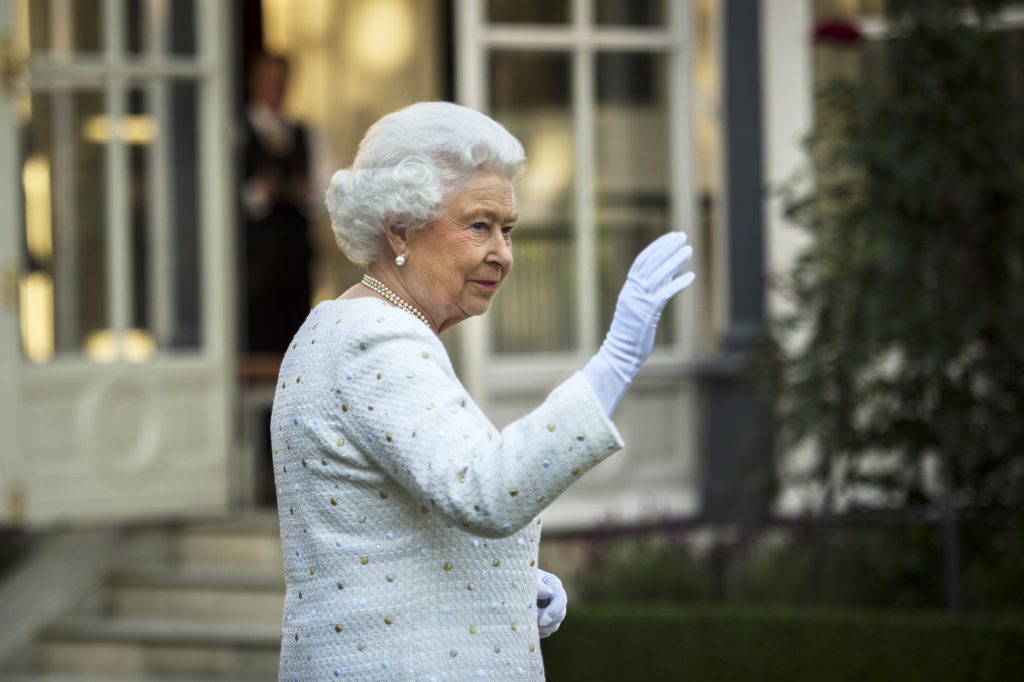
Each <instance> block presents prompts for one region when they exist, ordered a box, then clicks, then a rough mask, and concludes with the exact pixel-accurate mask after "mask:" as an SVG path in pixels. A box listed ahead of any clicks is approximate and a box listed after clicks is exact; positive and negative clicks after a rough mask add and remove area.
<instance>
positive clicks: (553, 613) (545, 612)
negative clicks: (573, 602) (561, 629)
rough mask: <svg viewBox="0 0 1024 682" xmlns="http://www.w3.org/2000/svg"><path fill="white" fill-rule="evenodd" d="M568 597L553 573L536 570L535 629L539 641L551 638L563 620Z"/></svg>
mask: <svg viewBox="0 0 1024 682" xmlns="http://www.w3.org/2000/svg"><path fill="white" fill-rule="evenodd" d="M568 605H569V597H568V596H567V595H566V594H565V588H564V587H562V581H561V580H559V579H558V576H556V575H555V574H554V573H548V572H547V571H542V570H540V569H539V568H538V569H537V629H538V630H539V631H540V636H541V639H543V638H545V637H549V636H551V634H552V633H554V632H555V631H557V630H558V626H559V625H561V624H562V621H563V620H565V609H566V607H567V606H568Z"/></svg>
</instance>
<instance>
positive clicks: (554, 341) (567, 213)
mask: <svg viewBox="0 0 1024 682" xmlns="http://www.w3.org/2000/svg"><path fill="white" fill-rule="evenodd" d="M570 65H571V61H570V58H569V55H568V54H564V53H555V52H512V51H500V52H495V53H493V54H492V55H491V62H490V69H491V98H492V99H491V103H490V105H491V107H490V108H491V115H492V116H494V118H495V119H497V120H498V121H500V122H502V123H503V124H505V126H507V127H508V129H509V130H510V131H511V132H512V134H513V135H515V136H516V137H518V138H519V139H520V141H522V143H523V145H524V146H525V147H526V155H527V157H528V158H529V163H528V164H527V167H526V171H525V172H524V174H523V175H522V177H520V179H519V181H518V183H517V186H516V189H517V191H516V204H517V208H518V210H519V215H520V219H519V225H518V227H517V228H516V230H515V232H514V233H513V237H512V243H513V251H514V253H515V267H514V268H513V270H512V276H511V277H510V278H509V279H508V281H507V282H506V284H505V285H504V287H503V290H502V293H501V294H500V295H499V297H498V299H497V300H496V301H495V305H494V307H493V308H492V310H491V313H490V315H489V317H490V319H491V324H493V325H494V326H493V329H494V348H495V351H496V352H498V353H506V354H507V353H532V352H545V351H562V350H570V349H573V348H575V347H576V343H577V334H576V307H577V294H576V268H575V261H574V259H573V238H574V237H573V230H572V224H573V216H572V192H573V183H572V178H573V172H574V169H573V167H572V159H573V134H572V111H571V102H570V99H569V98H570V93H571V92H572V79H571V75H570V74H571V69H570Z"/></svg>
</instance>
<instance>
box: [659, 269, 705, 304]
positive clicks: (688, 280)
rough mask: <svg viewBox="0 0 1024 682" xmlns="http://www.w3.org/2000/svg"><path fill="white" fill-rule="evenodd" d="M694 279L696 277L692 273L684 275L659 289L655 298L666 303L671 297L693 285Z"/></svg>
mask: <svg viewBox="0 0 1024 682" xmlns="http://www.w3.org/2000/svg"><path fill="white" fill-rule="evenodd" d="M695 279H697V275H695V274H693V273H692V272H687V273H684V274H683V275H681V276H679V277H676V278H675V279H674V280H672V281H671V282H669V283H668V284H666V285H665V286H663V287H662V288H661V289H659V290H658V292H657V293H656V294H655V297H656V298H657V299H658V300H659V301H665V302H668V301H669V299H671V298H672V297H673V296H675V295H676V294H678V293H679V292H680V291H682V290H683V289H685V288H686V287H688V286H690V285H691V284H693V280H695Z"/></svg>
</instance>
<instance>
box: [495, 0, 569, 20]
mask: <svg viewBox="0 0 1024 682" xmlns="http://www.w3.org/2000/svg"><path fill="white" fill-rule="evenodd" d="M487 9H488V15H487V17H488V20H489V21H490V22H491V23H495V24H567V23H569V0H490V1H489V2H488V3H487Z"/></svg>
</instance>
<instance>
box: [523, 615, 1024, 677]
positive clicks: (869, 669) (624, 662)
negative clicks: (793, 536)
mask: <svg viewBox="0 0 1024 682" xmlns="http://www.w3.org/2000/svg"><path fill="white" fill-rule="evenodd" d="M543 642H544V643H543V651H544V661H545V665H546V668H547V670H546V672H547V674H548V676H549V677H550V679H551V680H552V682H572V681H575V680H579V681H586V682H597V681H600V680H615V681H616V682H632V681H634V680H699V681H700V682H715V681H716V680H723V681H729V682H747V681H760V680H764V681H765V682H774V681H776V680H778V681H779V682H864V681H865V680H869V681H872V682H885V681H887V680H892V681H893V682H897V681H898V682H913V681H915V680H921V681H922V682H924V681H927V682H939V681H941V682H947V681H948V682H957V681H960V680H963V681H968V680H969V681H970V682H988V681H989V680H991V681H992V682H996V681H999V682H1003V681H1004V680H1016V679H1024V677H1022V675H1024V618H1020V617H1015V618H1009V617H999V618H995V617H988V618H984V617H979V616H970V617H967V618H964V619H961V620H956V619H954V618H952V617H950V616H947V615H945V614H935V613H886V612H867V611H855V610H830V611H824V610H819V609H794V608H778V609H768V608H758V609H753V608H745V609H740V608H737V607H713V606H707V607H690V606H643V605H639V606H638V605H631V606H625V605H621V606H619V605H616V606H601V607H583V606H571V607H570V609H569V616H568V618H567V619H566V621H565V623H564V625H563V626H562V628H561V629H560V630H559V631H558V632H557V633H556V634H555V635H553V636H552V637H550V638H549V639H546V640H544V641H543Z"/></svg>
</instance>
